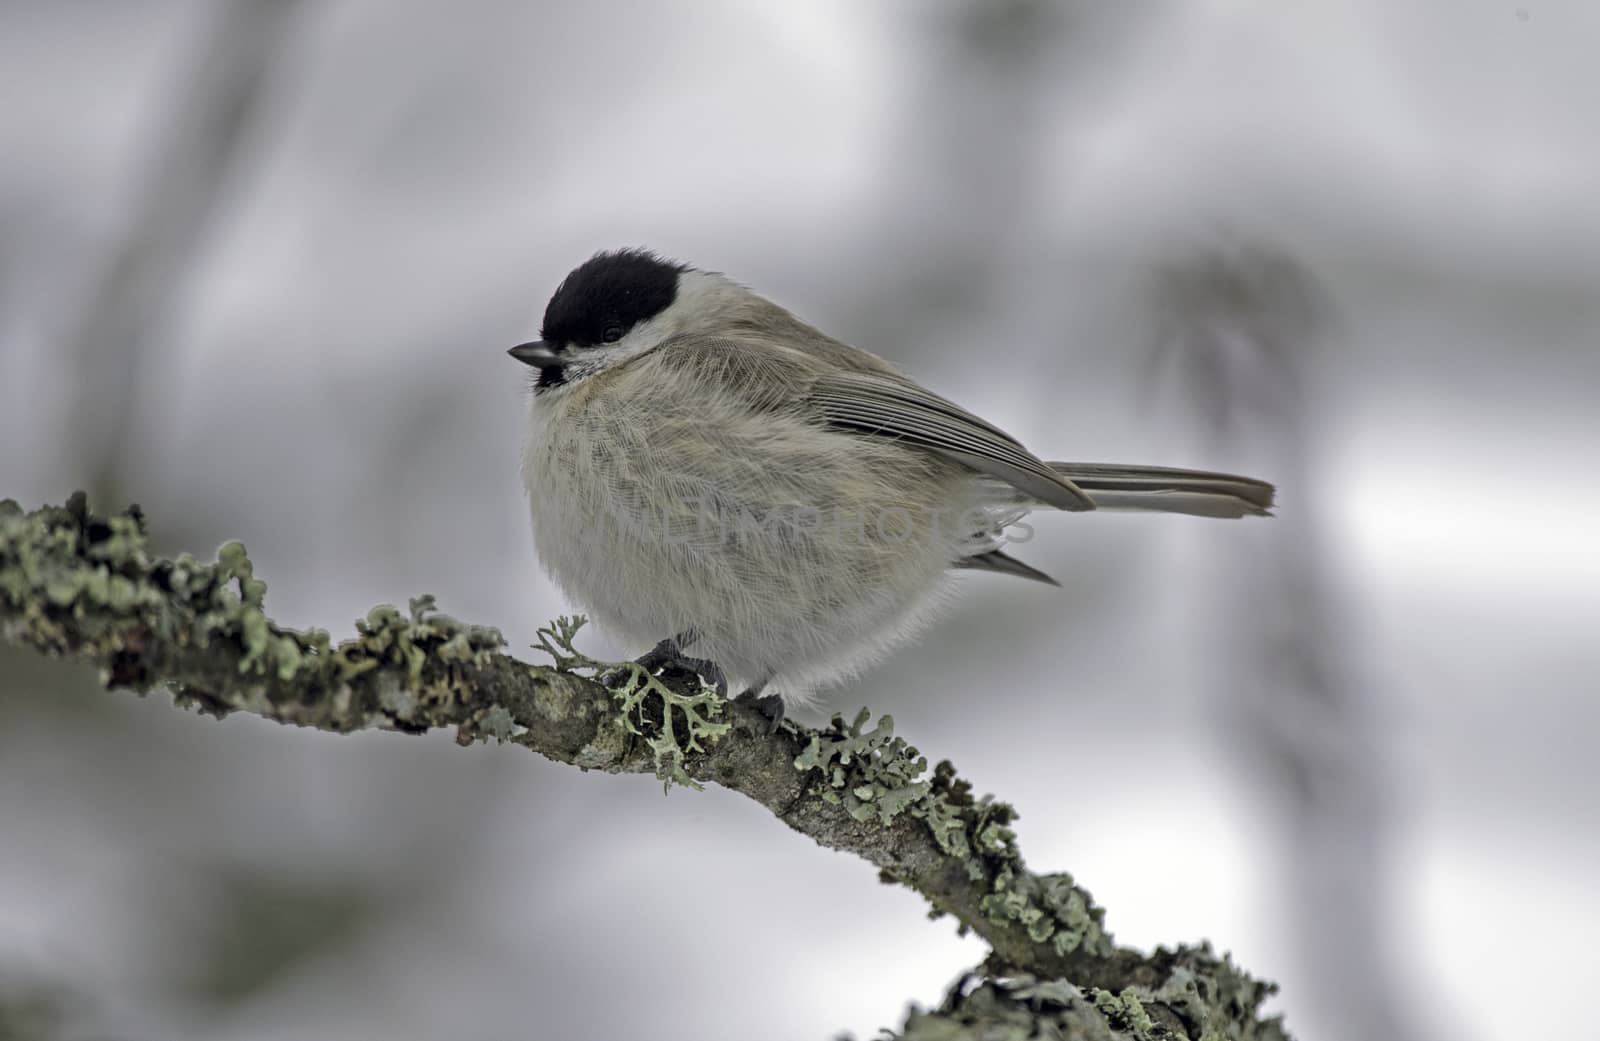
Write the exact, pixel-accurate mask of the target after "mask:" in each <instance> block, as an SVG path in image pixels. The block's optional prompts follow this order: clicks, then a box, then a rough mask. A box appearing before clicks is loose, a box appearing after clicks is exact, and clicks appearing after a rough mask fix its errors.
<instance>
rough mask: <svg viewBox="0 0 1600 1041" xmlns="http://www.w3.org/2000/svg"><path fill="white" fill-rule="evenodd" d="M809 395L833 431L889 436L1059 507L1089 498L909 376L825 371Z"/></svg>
mask: <svg viewBox="0 0 1600 1041" xmlns="http://www.w3.org/2000/svg"><path fill="white" fill-rule="evenodd" d="M805 397H806V400H807V401H808V402H809V403H810V404H811V405H812V406H813V407H815V408H816V409H817V410H818V412H820V414H821V415H822V417H823V419H824V420H825V421H826V422H827V424H828V425H829V426H831V427H834V428H835V429H839V430H848V431H851V432H853V433H863V434H874V435H878V436H882V437H890V438H894V439H895V440H897V441H904V442H906V443H907V444H913V445H917V446H919V447H922V448H926V449H928V450H929V451H931V452H934V453H937V454H938V455H941V456H944V457H945V458H946V459H950V460H952V461H954V462H957V463H960V464H962V465H963V466H968V467H971V468H972V469H973V470H976V471H978V472H979V473H983V474H988V475H989V476H991V477H996V478H998V479H1000V480H1002V481H1004V482H1005V483H1006V484H1009V485H1011V486H1012V487H1013V488H1016V489H1018V490H1019V491H1022V492H1025V493H1026V494H1028V495H1030V496H1032V497H1033V498H1035V499H1037V500H1038V501H1040V502H1042V503H1045V504H1047V505H1050V506H1054V507H1056V508H1057V509H1061V510H1092V509H1094V508H1095V504H1094V500H1092V499H1090V498H1089V496H1088V495H1086V494H1084V492H1083V490H1082V489H1080V488H1079V487H1078V486H1077V485H1076V484H1073V483H1072V481H1071V479H1070V478H1068V477H1066V476H1064V475H1062V474H1061V473H1059V472H1057V471H1056V470H1054V469H1052V468H1051V467H1050V465H1049V464H1048V463H1045V462H1043V461H1042V460H1040V459H1039V458H1038V457H1036V456H1034V455H1033V453H1031V452H1029V451H1028V450H1027V449H1026V448H1023V447H1022V445H1021V443H1019V442H1018V441H1017V439H1016V438H1014V437H1012V436H1011V435H1010V434H1007V433H1006V432H1005V431H1003V430H1001V429H1000V428H998V427H996V426H994V425H993V424H991V423H987V422H985V421H984V420H982V419H979V418H978V417H977V416H975V415H973V414H972V413H970V412H968V411H966V410H965V409H963V408H961V407H960V406H958V405H955V404H953V403H951V402H949V401H947V400H945V399H944V398H941V397H939V395H937V394H934V393H933V392H931V391H928V390H924V389H923V388H922V387H919V386H917V385H916V384H915V383H912V382H910V381H909V380H902V379H897V378H895V377H892V376H884V375H878V374H875V373H863V372H840V373H827V374H826V375H823V376H821V377H820V378H818V379H817V381H816V382H815V383H814V384H813V385H812V387H811V389H810V391H809V392H808V393H807V394H806V396H805Z"/></svg>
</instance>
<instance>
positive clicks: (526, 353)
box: [506, 340, 561, 369]
mask: <svg viewBox="0 0 1600 1041" xmlns="http://www.w3.org/2000/svg"><path fill="white" fill-rule="evenodd" d="M506 353H508V354H510V355H511V356H512V357H513V358H515V359H517V360H518V361H520V362H521V363H522V364H524V365H532V366H533V367H534V368H536V369H554V368H559V367H560V366H561V355H560V354H559V353H558V352H557V351H556V350H555V349H554V348H553V347H551V346H550V345H549V344H548V343H545V342H544V341H543V340H534V341H533V342H532V343H521V344H518V345H517V346H515V347H513V348H511V350H509V351H507V352H506Z"/></svg>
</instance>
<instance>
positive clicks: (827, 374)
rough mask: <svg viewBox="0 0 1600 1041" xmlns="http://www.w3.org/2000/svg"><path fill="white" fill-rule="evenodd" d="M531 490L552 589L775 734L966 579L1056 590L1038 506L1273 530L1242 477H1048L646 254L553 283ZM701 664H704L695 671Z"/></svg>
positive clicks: (929, 399)
mask: <svg viewBox="0 0 1600 1041" xmlns="http://www.w3.org/2000/svg"><path fill="white" fill-rule="evenodd" d="M510 353H511V356H512V357H513V358H516V359H517V360H518V361H520V362H524V363H526V364H527V365H530V366H532V367H533V368H535V369H536V370H537V378H536V379H535V380H534V386H533V395H532V401H531V403H530V407H529V413H528V432H527V440H526V443H525V445H524V448H523V456H522V476H523V481H524V482H525V484H526V485H527V490H528V498H529V500H530V503H531V506H532V513H533V531H534V542H535V545H536V548H537V550H538V554H539V559H540V561H541V562H542V564H543V566H544V568H545V569H546V570H547V571H548V572H549V574H550V576H551V577H552V578H553V579H554V580H555V581H556V583H557V584H558V585H560V586H561V587H562V588H563V589H564V590H565V591H566V592H567V593H568V594H569V595H570V596H571V597H572V598H573V599H574V600H576V601H578V602H579V603H580V604H581V605H583V606H584V607H585V608H586V609H588V610H589V612H590V613H591V614H592V615H593V617H594V618H595V619H596V620H597V621H598V622H599V623H600V624H601V625H602V626H604V627H605V628H607V629H608V630H610V631H611V632H613V633H614V634H616V635H617V636H619V637H621V638H623V639H626V640H631V641H636V642H637V643H638V644H639V645H641V646H647V645H649V644H651V643H655V649H654V650H653V651H651V652H650V653H649V654H647V655H646V656H645V657H644V658H641V659H640V661H641V662H646V663H648V664H650V665H651V666H653V667H678V668H690V669H692V670H693V671H696V672H698V673H700V674H701V675H702V676H704V677H706V678H708V679H710V680H711V681H712V682H714V683H716V684H717V685H718V686H719V687H720V688H721V689H722V690H723V692H724V693H726V691H727V681H728V679H729V678H731V679H732V680H734V681H736V682H737V683H739V684H742V685H743V686H744V687H745V688H746V690H745V694H744V695H743V697H746V698H750V699H754V700H755V701H756V703H757V704H758V705H759V707H761V708H762V709H763V711H765V712H766V713H767V714H768V716H769V717H770V718H772V719H773V720H774V721H776V719H777V718H778V717H779V716H781V714H782V711H783V707H784V704H785V703H786V702H787V703H788V704H790V705H794V704H797V703H803V702H805V701H807V700H808V699H809V698H810V696H811V693H812V692H813V691H814V690H815V689H816V688H817V687H819V686H821V685H824V684H828V683H831V682H837V681H839V680H841V679H843V678H846V677H848V676H850V675H852V674H854V673H855V672H856V671H858V670H859V669H861V668H862V667H863V666H865V665H867V664H870V663H871V662H873V661H876V660H877V659H879V658H881V657H883V656H884V655H885V654H886V653H887V652H888V651H889V650H890V649H892V648H893V647H895V646H897V645H899V644H901V643H904V642H906V641H907V640H909V639H910V638H911V637H913V636H914V635H916V633H917V632H918V631H919V630H920V629H922V628H923V627H924V626H926V625H927V623H928V621H929V619H930V616H931V615H932V613H933V612H934V610H935V609H936V608H937V607H938V606H939V604H940V603H941V602H942V601H944V600H946V599H947V598H948V597H947V594H948V593H949V591H950V586H951V582H950V576H951V573H952V571H953V570H954V569H967V570H976V571H990V572H997V573H999V574H1005V575H1016V576H1019V577H1022V578H1027V579H1033V580H1036V581H1040V582H1048V583H1050V584H1052V585H1054V584H1056V583H1055V581H1054V580H1053V579H1051V578H1050V577H1049V576H1048V575H1046V574H1044V573H1043V572H1041V571H1037V570H1035V569H1034V568H1032V567H1029V566H1028V565H1027V564H1024V563H1022V562H1021V561H1019V560H1017V559H1015V558H1014V557H1012V556H1009V555H1008V554H1007V553H1005V552H1004V551H1003V550H1002V548H1001V547H1002V546H1003V545H1004V544H1005V543H1006V542H1007V541H1009V540H1010V536H1009V534H1008V533H1009V532H1010V531H1012V530H1014V527H1013V526H1016V525H1018V524H1019V522H1021V520H1022V518H1023V516H1024V515H1026V514H1027V513H1028V512H1029V511H1031V510H1035V509H1039V508H1043V507H1049V508H1052V509H1057V510H1094V509H1128V510H1158V511H1165V512H1170V513H1187V514H1194V515H1198V516H1203V517H1241V516H1245V515H1247V514H1266V513H1267V512H1268V510H1269V509H1270V507H1271V506H1272V498H1273V488H1272V485H1270V484H1267V483H1266V482H1264V481H1257V480H1252V479H1251V478H1248V477H1236V476H1233V475H1231V474H1221V473H1206V472H1202V471H1196V470H1177V469H1170V468H1166V467H1149V466H1114V465H1102V464H1096V463H1052V462H1044V461H1042V460H1040V459H1039V457H1037V456H1035V455H1033V454H1032V453H1031V452H1029V451H1028V450H1027V449H1026V448H1024V447H1023V446H1022V445H1021V444H1020V443H1019V442H1018V441H1017V440H1016V439H1015V438H1013V437H1011V436H1010V435H1008V434H1006V433H1005V432H1004V431H1002V430H1001V429H999V428H998V427H996V426H994V425H993V424H991V423H988V422H986V421H984V420H983V419H980V418H979V417H977V416H975V415H973V414H972V413H970V412H967V411H966V410H964V409H962V408H961V407H960V406H958V405H955V404H952V403H951V402H949V401H947V400H946V399H944V398H942V397H940V396H939V395H937V394H934V393H932V392H931V391H928V390H925V389H923V388H922V387H921V386H919V385H918V384H916V383H915V382H913V381H912V380H911V379H910V378H909V377H907V376H905V375H904V374H902V373H901V372H900V371H899V370H898V369H896V368H895V367H893V366H892V365H890V364H889V363H888V362H886V361H884V360H883V359H881V358H879V357H878V356H876V355H874V354H869V353H867V352H866V351H863V350H859V349H857V348H855V347H851V346H849V345H848V344H845V343H841V342H840V341H838V340H835V339H832V338H831V337H829V336H826V335H824V334H823V333H821V332H819V331H818V330H816V329H814V328H812V327H811V326H809V325H807V324H805V323H804V322H802V321H801V320H800V319H799V318H796V317H795V316H794V315H793V314H790V313H789V312H788V311H786V310H784V309H783V308H782V307H779V306H778V305H777V304H774V303H772V302H771V301H769V300H767V299H766V298H765V297H762V296H759V295H757V294H756V293H754V292H751V291H750V290H749V289H746V288H745V287H743V286H741V285H739V284H737V283H735V282H733V281H731V280H730V279H728V278H726V277H724V276H723V275H721V274H718V273H716V272H711V271H701V270H698V269H696V268H693V267H690V266H688V265H685V264H679V263H675V262H672V261H669V260H664V259H662V258H661V257H659V256H657V255H656V254H654V253H651V252H648V251H645V250H635V249H627V250H620V251H617V252H609V253H600V254H598V255H596V256H594V257H593V258H591V259H590V260H588V261H586V262H585V263H583V264H582V265H580V266H579V267H578V268H577V269H575V270H574V271H573V272H572V273H571V274H569V275H568V276H567V277H566V279H565V280H564V281H562V283H561V285H560V287H559V288H557V289H556V291H555V294H554V295H553V296H552V297H551V298H550V303H549V305H548V307H546V309H545V313H544V325H543V328H542V329H541V339H539V340H537V341H535V342H533V343H525V344H522V345H520V346H518V347H513V348H511V351H510ZM691 653H692V654H693V657H690V656H689V655H690V654H691Z"/></svg>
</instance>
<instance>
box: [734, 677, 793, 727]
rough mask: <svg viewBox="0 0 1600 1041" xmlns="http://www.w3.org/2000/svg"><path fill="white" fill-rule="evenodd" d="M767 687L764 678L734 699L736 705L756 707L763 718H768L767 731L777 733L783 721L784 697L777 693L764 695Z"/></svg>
mask: <svg viewBox="0 0 1600 1041" xmlns="http://www.w3.org/2000/svg"><path fill="white" fill-rule="evenodd" d="M766 687H767V684H766V681H765V680H763V681H762V682H760V683H758V684H756V685H755V686H754V687H751V688H750V689H749V690H747V691H745V692H744V693H743V694H740V695H739V696H738V697H736V698H734V699H733V701H734V704H736V705H743V706H745V707H746V708H753V709H755V710H756V712H758V713H759V714H760V715H761V718H762V719H764V720H766V727H765V731H766V733H768V734H772V733H776V732H777V729H778V727H779V725H780V724H782V723H783V698H782V697H781V696H780V695H777V694H767V695H765V696H763V695H762V693H761V692H762V691H763V690H765V689H766Z"/></svg>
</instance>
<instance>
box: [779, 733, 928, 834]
mask: <svg viewBox="0 0 1600 1041" xmlns="http://www.w3.org/2000/svg"><path fill="white" fill-rule="evenodd" d="M870 718H871V713H870V712H868V711H867V710H866V709H862V710H861V711H860V712H858V713H857V714H856V718H855V720H854V721H853V722H851V723H850V724H849V725H846V724H845V722H844V717H842V716H834V717H833V723H832V726H831V729H829V730H826V731H818V732H817V733H814V734H812V735H811V741H810V743H809V744H807V745H806V748H805V751H803V752H801V753H800V755H799V756H798V757H796V759H795V761H794V765H795V769H797V770H818V771H820V772H821V773H822V775H823V781H824V785H825V786H824V787H823V789H822V792H821V795H822V799H823V801H825V802H830V803H833V804H834V805H836V806H843V807H844V809H845V812H846V813H848V814H850V816H851V818H853V819H854V820H858V821H864V820H867V819H868V818H870V817H873V816H876V817H877V818H878V820H879V821H880V822H881V823H883V824H888V823H890V822H892V821H893V820H894V819H895V818H896V817H898V816H899V815H900V814H901V813H904V812H906V811H908V810H910V811H911V812H912V813H914V814H917V815H919V816H920V815H922V814H919V813H918V811H919V810H922V809H923V805H922V804H923V803H924V802H925V801H926V800H927V797H928V792H929V790H930V784H929V782H928V781H926V780H924V779H923V778H922V774H923V773H924V772H925V771H926V770H927V769H928V760H927V759H925V758H923V757H922V755H921V754H920V753H918V752H917V750H916V749H915V748H913V747H911V746H910V745H908V744H906V741H905V739H904V738H900V737H895V736H894V719H893V717H891V716H884V717H883V718H882V719H880V720H878V723H877V725H876V726H874V727H873V728H872V729H871V730H867V729H865V728H866V725H867V720H868V719H870ZM943 833H944V834H946V835H950V834H953V833H952V831H951V830H950V829H943Z"/></svg>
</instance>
